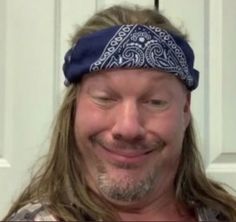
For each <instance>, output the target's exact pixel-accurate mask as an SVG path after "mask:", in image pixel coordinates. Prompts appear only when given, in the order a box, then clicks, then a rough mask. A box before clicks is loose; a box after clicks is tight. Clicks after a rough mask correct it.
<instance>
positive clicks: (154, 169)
mask: <svg viewBox="0 0 236 222" xmlns="http://www.w3.org/2000/svg"><path fill="white" fill-rule="evenodd" d="M189 101H190V95H189V94H188V93H187V92H186V90H185V89H184V87H183V85H182V83H180V81H179V80H178V79H177V78H176V77H174V75H171V74H167V73H164V72H159V71H154V70H144V69H123V70H113V71H111V70H110V71H102V72H100V73H97V74H89V75H87V76H86V77H85V78H84V79H83V80H82V83H81V87H80V90H79V93H78V97H77V104H76V105H77V106H76V114H75V126H74V131H75V137H76V142H77V145H78V149H79V151H80V153H81V155H82V158H83V159H84V162H85V171H86V172H85V175H86V179H87V181H88V183H89V185H90V186H91V188H92V189H93V190H94V191H95V192H97V193H98V194H99V195H102V196H104V197H105V198H106V199H108V200H110V201H112V202H113V203H126V204H129V203H138V202H139V201H140V200H142V201H143V200H152V199H154V198H155V197H157V196H161V195H162V194H163V193H165V192H171V191H172V192H173V182H174V178H175V175H176V171H177V168H178V163H179V159H180V153H181V150H182V142H183V137H184V132H185V129H186V127H187V126H188V124H189V119H190V111H189Z"/></svg>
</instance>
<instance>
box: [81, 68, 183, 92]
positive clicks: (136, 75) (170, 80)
mask: <svg viewBox="0 0 236 222" xmlns="http://www.w3.org/2000/svg"><path fill="white" fill-rule="evenodd" d="M90 84H92V85H112V86H114V87H115V86H128V87H139V86H140V87H141V86H144V87H154V88H171V87H174V88H181V89H184V88H185V86H184V84H183V83H182V82H181V81H180V80H179V79H178V78H177V77H176V76H175V75H173V74H172V73H167V72H163V71H158V70H154V69H113V70H104V71H100V72H95V73H89V74H87V75H85V76H84V78H83V79H82V82H81V86H82V87H83V85H90Z"/></svg>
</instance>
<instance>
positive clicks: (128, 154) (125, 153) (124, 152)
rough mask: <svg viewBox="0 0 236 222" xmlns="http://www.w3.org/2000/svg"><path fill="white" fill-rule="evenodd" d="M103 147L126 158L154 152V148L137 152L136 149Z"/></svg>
mask: <svg viewBox="0 0 236 222" xmlns="http://www.w3.org/2000/svg"><path fill="white" fill-rule="evenodd" d="M103 149H105V150H106V151H107V152H110V153H112V154H115V155H118V156H123V157H126V158H136V157H140V156H144V155H148V154H150V153H152V152H153V151H154V150H148V151H142V152H136V151H134V150H121V149H120V150H118V149H115V150H114V149H108V148H106V147H104V146H103Z"/></svg>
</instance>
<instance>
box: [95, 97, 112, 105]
mask: <svg viewBox="0 0 236 222" xmlns="http://www.w3.org/2000/svg"><path fill="white" fill-rule="evenodd" d="M93 100H94V102H95V103H96V104H98V105H100V106H110V105H112V104H113V103H115V102H116V100H115V99H114V98H112V97H109V96H93Z"/></svg>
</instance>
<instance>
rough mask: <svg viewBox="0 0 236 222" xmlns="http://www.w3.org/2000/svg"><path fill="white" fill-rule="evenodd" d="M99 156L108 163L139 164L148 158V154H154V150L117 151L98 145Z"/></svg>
mask: <svg viewBox="0 0 236 222" xmlns="http://www.w3.org/2000/svg"><path fill="white" fill-rule="evenodd" d="M99 147H100V150H99V156H103V157H104V158H105V159H107V160H108V161H112V162H120V163H130V164H131V163H140V162H143V161H145V160H147V158H149V157H150V154H152V153H153V152H154V150H142V151H134V150H118V149H115V150H113V149H109V148H107V147H104V146H103V145H101V144H99Z"/></svg>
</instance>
